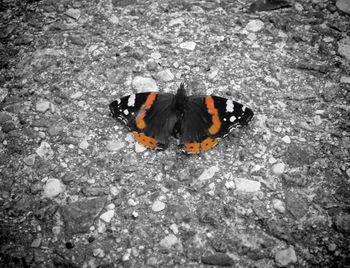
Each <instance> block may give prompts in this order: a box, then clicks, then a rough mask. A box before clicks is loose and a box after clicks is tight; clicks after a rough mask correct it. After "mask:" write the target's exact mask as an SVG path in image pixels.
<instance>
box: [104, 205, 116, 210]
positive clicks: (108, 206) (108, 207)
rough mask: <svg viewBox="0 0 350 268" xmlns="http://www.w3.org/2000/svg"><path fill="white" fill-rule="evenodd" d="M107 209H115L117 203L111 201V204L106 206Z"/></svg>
mask: <svg viewBox="0 0 350 268" xmlns="http://www.w3.org/2000/svg"><path fill="white" fill-rule="evenodd" d="M106 209H107V210H113V209H115V204H114V203H109V204H108V205H107V206H106Z"/></svg>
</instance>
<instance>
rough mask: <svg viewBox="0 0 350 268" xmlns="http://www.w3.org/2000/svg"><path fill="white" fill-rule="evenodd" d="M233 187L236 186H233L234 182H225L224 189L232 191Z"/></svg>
mask: <svg viewBox="0 0 350 268" xmlns="http://www.w3.org/2000/svg"><path fill="white" fill-rule="evenodd" d="M235 186H236V184H235V182H234V181H227V182H225V187H226V188H227V189H234V188H235Z"/></svg>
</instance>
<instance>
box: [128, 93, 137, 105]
mask: <svg viewBox="0 0 350 268" xmlns="http://www.w3.org/2000/svg"><path fill="white" fill-rule="evenodd" d="M135 98H136V96H135V94H132V95H130V97H129V98H128V106H135Z"/></svg>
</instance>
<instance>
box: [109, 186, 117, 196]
mask: <svg viewBox="0 0 350 268" xmlns="http://www.w3.org/2000/svg"><path fill="white" fill-rule="evenodd" d="M109 192H110V193H111V195H112V196H117V195H118V194H119V193H120V190H119V189H118V188H117V187H116V186H112V187H111V188H110V189H109Z"/></svg>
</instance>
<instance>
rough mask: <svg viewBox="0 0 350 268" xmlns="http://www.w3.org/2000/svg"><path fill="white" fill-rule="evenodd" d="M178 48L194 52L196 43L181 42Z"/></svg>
mask: <svg viewBox="0 0 350 268" xmlns="http://www.w3.org/2000/svg"><path fill="white" fill-rule="evenodd" d="M180 47H181V48H183V49H187V50H194V49H195V48H196V43H195V42H192V41H188V42H183V43H181V44H180Z"/></svg>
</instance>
